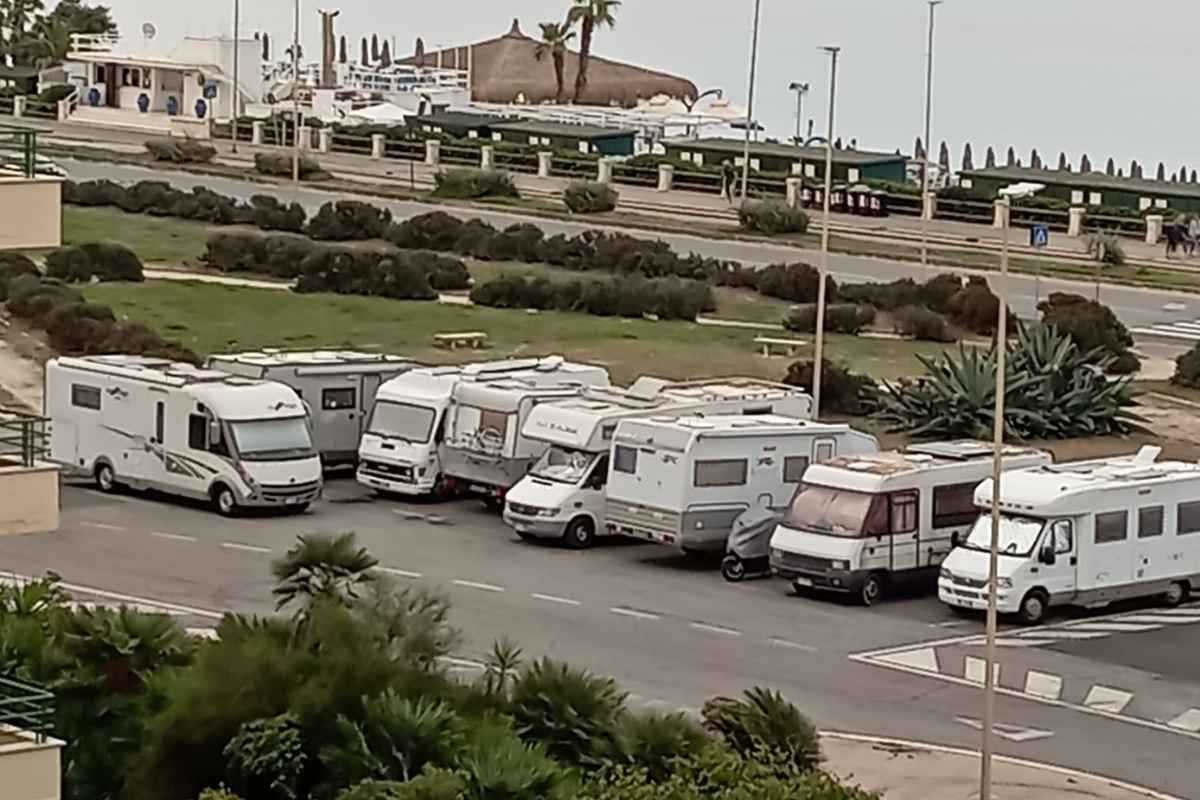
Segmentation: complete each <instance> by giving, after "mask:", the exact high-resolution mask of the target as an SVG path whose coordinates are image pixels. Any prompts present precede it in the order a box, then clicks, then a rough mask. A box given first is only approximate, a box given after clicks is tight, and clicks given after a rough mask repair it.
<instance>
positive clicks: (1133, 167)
mask: <svg viewBox="0 0 1200 800" xmlns="http://www.w3.org/2000/svg"><path fill="white" fill-rule="evenodd" d="M1137 172H1138V163H1137V159H1136V158H1135V159H1133V160H1132V161H1130V162H1129V177H1131V178H1136V177H1137Z"/></svg>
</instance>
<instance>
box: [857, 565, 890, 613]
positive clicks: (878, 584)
mask: <svg viewBox="0 0 1200 800" xmlns="http://www.w3.org/2000/svg"><path fill="white" fill-rule="evenodd" d="M886 593H887V576H886V575H884V574H883V573H882V572H872V573H871V574H870V575H868V576H867V577H866V580H864V581H863V584H862V586H861V587H859V590H858V602H860V603H862V604H863V605H864V606H866V607H867V608H870V607H871V606H874V605H878V604H879V603H880V602H882V601H883V598H884V596H885V594H886Z"/></svg>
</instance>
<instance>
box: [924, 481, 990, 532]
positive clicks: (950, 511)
mask: <svg viewBox="0 0 1200 800" xmlns="http://www.w3.org/2000/svg"><path fill="white" fill-rule="evenodd" d="M978 516H979V510H978V509H976V508H975V484H974V483H956V484H952V485H950V486H935V487H933V527H935V528H953V527H956V526H958V525H970V524H971V523H972V522H974V521H975V518H976V517H978Z"/></svg>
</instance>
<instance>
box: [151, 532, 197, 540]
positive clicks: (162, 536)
mask: <svg viewBox="0 0 1200 800" xmlns="http://www.w3.org/2000/svg"><path fill="white" fill-rule="evenodd" d="M150 535H151V536H157V537H158V538H159V539H170V540H171V541H173V542H194V541H196V537H195V536H184V535H183V534H182V533H166V532H164V531H150Z"/></svg>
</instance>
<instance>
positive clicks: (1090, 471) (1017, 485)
mask: <svg viewBox="0 0 1200 800" xmlns="http://www.w3.org/2000/svg"><path fill="white" fill-rule="evenodd" d="M1160 452H1161V448H1158V447H1143V448H1142V449H1141V450H1140V451H1139V452H1138V453H1137V454H1135V455H1131V456H1120V457H1117V458H1100V459H1094V460H1089V461H1075V462H1067V463H1063V464H1055V465H1051V466H1042V467H1035V468H1031V469H1022V470H1016V471H1013V472H1007V473H1005V474H1004V476H1003V478H1002V479H1001V481H1000V509H1001V510H1002V511H1009V512H1012V513H1014V514H1030V515H1033V516H1037V517H1052V516H1060V515H1062V516H1075V515H1079V514H1087V513H1091V512H1092V511H1094V510H1095V509H1096V508H1097V495H1098V494H1101V493H1105V492H1113V491H1120V490H1124V489H1129V488H1131V487H1137V488H1138V489H1142V488H1150V487H1153V486H1160V485H1163V484H1172V483H1182V482H1188V481H1191V482H1194V485H1195V486H1196V488H1197V489H1200V464H1195V463H1192V462H1187V461H1158V460H1157V458H1158V455H1159V453H1160ZM1198 495H1200V491H1196V492H1195V493H1194V494H1193V493H1189V495H1188V498H1186V499H1190V498H1192V497H1194V496H1198ZM1181 499H1185V498H1182V497H1181ZM975 504H976V505H978V506H980V507H983V508H991V505H992V481H991V479H990V478H989V479H988V480H986V481H984V482H983V483H981V484H980V485H979V487H978V488H977V489H976V490H975Z"/></svg>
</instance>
